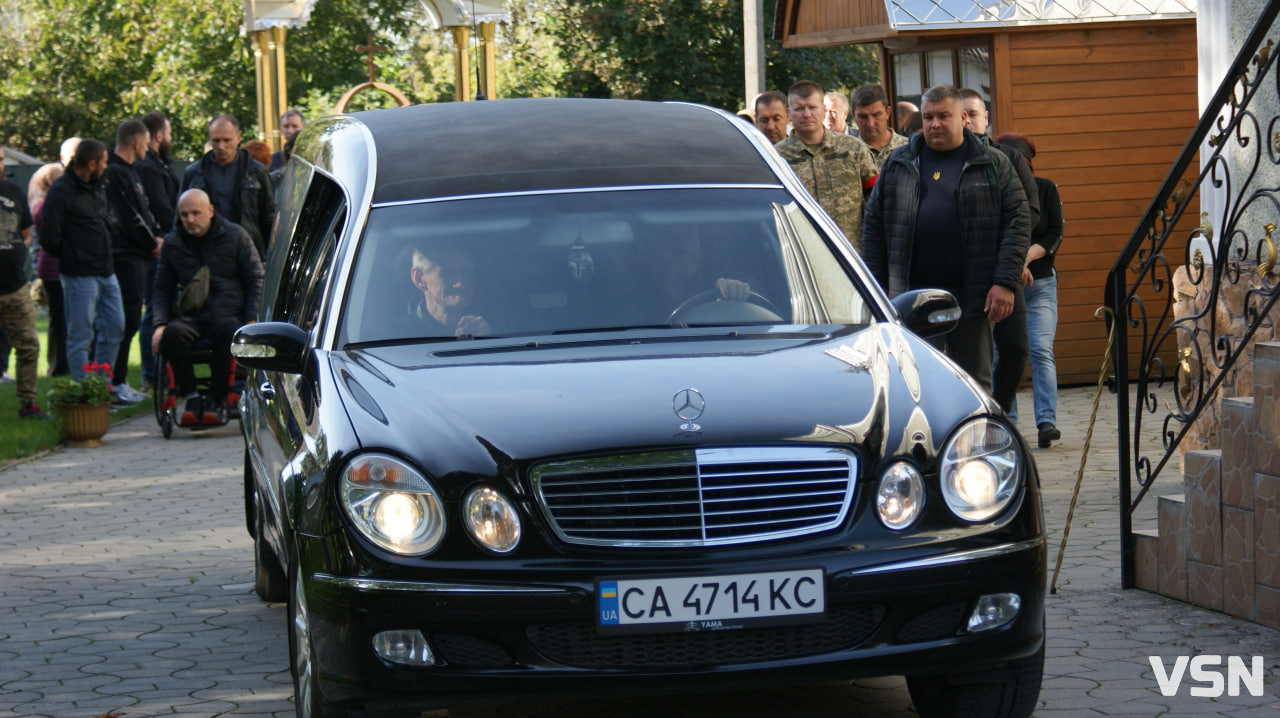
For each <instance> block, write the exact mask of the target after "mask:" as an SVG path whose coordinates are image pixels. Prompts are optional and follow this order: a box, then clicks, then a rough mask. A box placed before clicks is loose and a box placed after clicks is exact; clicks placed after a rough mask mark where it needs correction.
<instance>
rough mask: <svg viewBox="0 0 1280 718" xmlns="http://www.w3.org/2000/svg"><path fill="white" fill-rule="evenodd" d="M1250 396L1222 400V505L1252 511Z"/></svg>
mask: <svg viewBox="0 0 1280 718" xmlns="http://www.w3.org/2000/svg"><path fill="white" fill-rule="evenodd" d="M1253 416H1254V413H1253V397H1251V396H1240V397H1234V398H1231V399H1223V400H1222V411H1221V426H1220V428H1219V430H1218V437H1219V440H1220V441H1221V444H1220V445H1221V446H1222V505H1223V506H1224V507H1226V506H1232V507H1235V508H1238V509H1246V510H1248V511H1253V443H1254V435H1253Z"/></svg>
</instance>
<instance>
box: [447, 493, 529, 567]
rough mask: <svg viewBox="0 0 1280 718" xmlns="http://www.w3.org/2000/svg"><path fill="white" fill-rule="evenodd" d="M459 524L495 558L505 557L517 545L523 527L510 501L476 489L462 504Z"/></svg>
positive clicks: (501, 494) (503, 496)
mask: <svg viewBox="0 0 1280 718" xmlns="http://www.w3.org/2000/svg"><path fill="white" fill-rule="evenodd" d="M462 523H463V525H465V526H466V528H467V533H468V534H469V535H470V536H471V539H472V540H473V541H475V542H476V544H477V545H479V546H480V547H481V548H483V549H485V550H486V551H490V552H492V553H495V554H499V555H502V554H508V553H511V552H512V551H514V550H515V548H516V546H519V545H520V538H521V536H522V535H523V527H522V525H521V522H520V512H519V511H518V510H517V509H516V505H515V503H514V502H513V501H511V500H510V499H508V498H507V497H506V495H505V494H503V493H502V492H501V491H498V490H497V489H495V488H493V487H492V486H483V485H482V486H477V487H475V488H473V489H471V490H470V491H468V492H467V495H466V497H465V498H464V499H463V500H462Z"/></svg>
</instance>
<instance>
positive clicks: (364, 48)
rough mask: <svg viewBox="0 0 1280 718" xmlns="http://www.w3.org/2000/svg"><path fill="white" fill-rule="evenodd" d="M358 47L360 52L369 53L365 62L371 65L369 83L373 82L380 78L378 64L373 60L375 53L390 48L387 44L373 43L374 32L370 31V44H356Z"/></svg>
mask: <svg viewBox="0 0 1280 718" xmlns="http://www.w3.org/2000/svg"><path fill="white" fill-rule="evenodd" d="M356 49H357V50H359V51H360V52H367V53H369V57H368V58H366V59H365V61H364V62H365V64H366V65H368V66H369V84H373V83H374V81H376V80H377V79H378V65H377V64H376V63H375V62H374V61H373V53H375V52H378V51H380V50H389V49H390V48H388V47H387V46H386V45H375V44H373V33H369V44H368V45H356Z"/></svg>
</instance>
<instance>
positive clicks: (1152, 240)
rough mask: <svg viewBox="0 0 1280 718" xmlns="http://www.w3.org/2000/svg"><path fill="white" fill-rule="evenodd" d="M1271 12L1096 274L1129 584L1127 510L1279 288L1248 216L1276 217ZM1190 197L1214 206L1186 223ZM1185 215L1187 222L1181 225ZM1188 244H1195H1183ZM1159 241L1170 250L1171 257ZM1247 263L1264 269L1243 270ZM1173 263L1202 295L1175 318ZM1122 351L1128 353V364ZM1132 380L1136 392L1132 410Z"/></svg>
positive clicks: (1279, 133)
mask: <svg viewBox="0 0 1280 718" xmlns="http://www.w3.org/2000/svg"><path fill="white" fill-rule="evenodd" d="M1278 12H1280V0H1271V2H1269V3H1268V5H1267V7H1266V9H1265V10H1264V11H1263V12H1262V14H1261V16H1260V17H1259V19H1258V22H1257V24H1256V25H1254V27H1253V30H1252V32H1251V33H1250V35H1249V37H1248V39H1247V40H1246V41H1245V43H1244V45H1243V46H1242V47H1241V50H1240V54H1239V55H1238V56H1237V57H1236V59H1235V62H1234V63H1233V64H1232V65H1231V68H1230V70H1228V72H1227V74H1226V76H1225V79H1224V80H1223V82H1222V84H1221V86H1219V88H1218V91H1217V93H1216V94H1215V95H1214V97H1213V100H1212V101H1211V103H1210V104H1209V105H1208V106H1207V107H1206V108H1205V112H1204V114H1203V115H1202V116H1201V118H1200V121H1199V123H1198V124H1197V125H1196V127H1195V130H1194V131H1193V132H1192V133H1191V137H1190V139H1189V140H1187V143H1186V145H1185V146H1184V147H1183V149H1182V153H1181V154H1180V155H1179V156H1178V159H1177V161H1176V162H1175V163H1174V165H1173V166H1172V168H1171V169H1170V170H1169V173H1168V175H1167V176H1166V178H1165V181H1164V184H1163V185H1162V186H1161V187H1160V190H1159V192H1158V193H1157V194H1156V196H1155V198H1154V199H1153V200H1152V202H1151V205H1150V207H1149V208H1148V209H1147V212H1146V214H1145V215H1144V216H1143V218H1142V221H1141V223H1140V224H1139V225H1138V227H1137V229H1136V230H1135V231H1134V233H1133V236H1132V237H1131V238H1130V239H1129V242H1128V244H1127V245H1126V246H1125V248H1124V250H1123V251H1122V252H1121V254H1120V256H1119V258H1118V259H1117V260H1116V263H1115V265H1114V266H1113V267H1112V269H1111V272H1110V273H1109V274H1108V275H1107V285H1106V306H1107V308H1108V309H1109V310H1110V312H1111V314H1110V315H1109V317H1108V325H1109V329H1113V330H1114V334H1113V335H1112V336H1113V338H1112V343H1111V356H1112V361H1113V368H1114V371H1115V375H1114V385H1113V388H1114V389H1115V391H1116V411H1117V415H1118V416H1117V419H1118V430H1119V437H1118V439H1119V444H1120V452H1119V466H1120V476H1119V480H1120V487H1119V488H1120V509H1121V515H1120V531H1121V543H1122V547H1123V554H1122V556H1121V569H1122V575H1123V578H1122V585H1123V586H1124V587H1125V588H1131V587H1133V585H1134V580H1135V563H1134V537H1133V515H1134V512H1135V511H1136V509H1137V508H1138V506H1139V504H1140V503H1141V502H1142V500H1143V498H1145V497H1146V495H1147V493H1148V491H1149V490H1150V489H1151V487H1152V485H1153V484H1154V483H1155V481H1156V478H1157V477H1158V476H1159V475H1160V472H1161V471H1162V470H1163V469H1164V468H1165V467H1166V465H1167V464H1168V463H1169V461H1170V460H1171V459H1174V458H1176V457H1177V452H1178V444H1179V443H1180V442H1181V441H1182V440H1183V438H1184V437H1185V436H1186V435H1187V432H1188V431H1189V430H1190V429H1191V428H1192V426H1193V424H1194V422H1195V421H1196V419H1197V418H1198V417H1200V416H1201V414H1203V413H1204V412H1205V410H1206V408H1207V407H1209V406H1210V404H1211V403H1212V402H1213V401H1214V400H1215V396H1216V394H1217V393H1218V389H1219V387H1220V386H1221V384H1222V383H1223V381H1224V378H1225V377H1227V376H1228V373H1229V370H1230V369H1231V368H1232V367H1233V366H1234V365H1235V364H1236V362H1237V361H1240V360H1241V359H1243V360H1244V361H1248V359H1249V357H1248V356H1247V355H1244V352H1245V350H1246V349H1247V348H1248V343H1249V340H1250V339H1251V338H1252V337H1253V336H1254V334H1255V333H1256V332H1257V330H1258V329H1259V327H1261V326H1269V324H1268V322H1269V319H1268V316H1269V313H1270V311H1271V309H1272V307H1273V306H1274V305H1275V303H1276V300H1277V298H1278V297H1280V291H1277V289H1278V287H1280V284H1277V283H1276V282H1275V280H1274V278H1273V277H1272V276H1270V275H1269V273H1268V272H1267V271H1266V270H1269V269H1270V267H1268V266H1267V264H1268V263H1270V264H1271V265H1274V264H1275V253H1276V247H1275V243H1274V241H1273V240H1272V238H1271V235H1272V231H1273V230H1274V229H1275V226H1276V225H1275V223H1274V222H1271V223H1267V224H1265V226H1264V224H1263V223H1262V222H1256V221H1254V220H1255V219H1256V218H1257V216H1258V215H1259V214H1266V213H1270V214H1271V215H1272V216H1276V217H1280V186H1264V182H1265V181H1269V179H1270V178H1274V177H1276V176H1277V173H1278V172H1280V116H1273V115H1275V114H1276V113H1275V106H1274V105H1273V104H1270V103H1274V102H1275V96H1274V95H1273V96H1271V98H1270V99H1269V100H1268V101H1265V102H1262V101H1260V102H1258V104H1257V105H1255V100H1258V98H1259V95H1260V92H1262V94H1263V96H1266V93H1265V92H1263V91H1264V90H1267V89H1268V88H1274V91H1275V92H1277V93H1280V73H1278V72H1277V68H1276V56H1277V55H1280V51H1275V50H1276V48H1275V45H1274V41H1273V40H1269V39H1267V36H1268V34H1269V33H1270V32H1271V30H1272V25H1273V24H1274V22H1275V19H1276V15H1277V13H1278ZM1223 41H1226V39H1225V38H1223ZM1264 42H1265V44H1264ZM1262 105H1266V107H1265V108H1264V107H1263V106H1262ZM1152 109H1153V110H1154V109H1155V108H1152ZM1264 113H1265V115H1266V116H1260V114H1264ZM1206 139H1207V140H1208V143H1207V145H1206V144H1205V141H1206ZM1204 148H1208V149H1209V156H1208V157H1205V158H1204V161H1202V162H1201V163H1200V167H1201V170H1200V172H1199V174H1198V176H1196V177H1195V178H1194V179H1191V178H1190V177H1186V173H1187V172H1188V170H1189V169H1191V168H1192V164H1193V163H1194V162H1195V160H1196V156H1197V154H1198V153H1200V152H1201V150H1202V149H1204ZM1260 175H1262V176H1260ZM1202 190H1203V193H1202ZM1211 197H1212V199H1210V198H1211ZM1201 199H1209V200H1210V203H1211V204H1212V203H1215V202H1216V203H1217V204H1220V205H1221V207H1220V208H1217V207H1216V205H1215V209H1214V213H1213V214H1214V216H1210V212H1207V211H1206V212H1202V213H1201V216H1200V218H1199V220H1198V221H1194V222H1192V219H1193V218H1194V215H1191V216H1189V217H1188V218H1187V221H1186V222H1184V221H1183V219H1184V214H1186V213H1187V212H1188V211H1189V210H1190V211H1192V212H1194V209H1193V208H1194V207H1195V206H1196V205H1197V204H1199V203H1200V200H1201ZM1263 210H1265V212H1263ZM1246 219H1248V220H1249V221H1248V222H1246V221H1245V220H1246ZM1190 224H1194V225H1196V226H1195V227H1194V228H1190V229H1188V225H1190ZM1255 224H1256V225H1258V226H1257V227H1255V226H1254V225H1255ZM1259 234H1261V235H1263V236H1261V237H1259ZM1184 239H1185V240H1186V241H1187V244H1186V247H1185V248H1184V247H1183V246H1182V241H1183V240H1184ZM1196 245H1201V246H1200V247H1199V248H1197V249H1194V250H1193V249H1192V248H1193V247H1195V246H1196ZM1204 247H1207V251H1208V256H1207V257H1206V256H1204V249H1203V248H1204ZM1166 251H1169V252H1171V253H1174V252H1176V253H1178V254H1180V256H1177V257H1171V256H1169V255H1167V254H1166ZM1175 260H1176V261H1175ZM1255 262H1256V263H1257V265H1260V267H1259V268H1260V269H1261V270H1263V271H1261V272H1257V271H1255V270H1254V269H1253V267H1254V263H1255ZM1178 266H1185V267H1186V270H1185V272H1186V275H1187V279H1188V280H1189V282H1190V283H1191V284H1192V285H1193V286H1195V287H1196V288H1197V295H1199V296H1200V297H1203V298H1204V299H1206V300H1207V301H1198V302H1197V303H1196V304H1195V311H1194V312H1193V313H1191V314H1189V315H1186V316H1174V303H1175V297H1174V281H1173V279H1174V273H1175V270H1176V268H1177V267H1178ZM1249 274H1254V276H1255V277H1259V278H1258V279H1257V280H1252V279H1250V280H1249V282H1250V284H1246V285H1243V286H1244V287H1249V288H1248V289H1243V296H1244V307H1243V319H1244V324H1245V328H1244V329H1243V331H1241V330H1240V328H1239V327H1238V326H1237V327H1236V328H1235V329H1234V330H1231V331H1228V329H1229V327H1223V326H1220V325H1219V318H1218V316H1217V314H1216V312H1215V308H1216V306H1217V304H1218V298H1219V296H1220V294H1221V293H1222V291H1223V288H1224V287H1225V286H1228V285H1240V284H1241V282H1243V281H1245V280H1246V279H1248V275H1249ZM1255 283H1256V286H1252V285H1253V284H1255ZM1140 292H1141V294H1142V295H1145V298H1144V296H1140ZM1131 339H1134V340H1137V342H1136V343H1137V346H1136V347H1133V348H1131ZM1206 349H1207V350H1206ZM1131 353H1132V354H1133V355H1134V356H1136V358H1137V361H1138V365H1137V366H1136V367H1134V368H1133V369H1132V370H1131V369H1130V365H1129V363H1130V358H1131ZM1171 355H1176V356H1177V357H1178V361H1176V362H1175V365H1174V366H1173V367H1168V366H1166V364H1165V360H1164V358H1163V357H1167V356H1171ZM1170 370H1172V376H1173V377H1174V378H1175V379H1176V381H1177V385H1176V387H1177V390H1176V391H1175V392H1173V394H1174V396H1175V397H1176V399H1175V400H1174V401H1173V402H1168V401H1167V400H1163V399H1157V391H1156V390H1157V389H1159V388H1160V387H1162V386H1163V385H1164V383H1165V381H1166V379H1168V378H1169V377H1170V376H1171V372H1170ZM1131 376H1132V377H1133V378H1132V379H1130V377H1131ZM1131 390H1132V391H1133V394H1134V396H1135V397H1136V406H1133V407H1132V410H1131V408H1130V392H1131ZM1165 394H1167V392H1165ZM1131 411H1132V413H1131ZM1162 412H1163V413H1164V416H1163V418H1162V419H1161V417H1159V416H1158V415H1159V414H1160V413H1162ZM1144 419H1150V420H1151V421H1156V420H1161V421H1162V424H1161V425H1160V446H1151V447H1148V446H1146V445H1144V443H1143V431H1142V427H1143V420H1144ZM1175 468H1176V466H1175Z"/></svg>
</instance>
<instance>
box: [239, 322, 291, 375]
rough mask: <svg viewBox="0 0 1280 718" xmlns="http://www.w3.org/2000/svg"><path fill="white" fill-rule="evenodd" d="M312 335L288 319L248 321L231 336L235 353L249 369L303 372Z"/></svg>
mask: <svg viewBox="0 0 1280 718" xmlns="http://www.w3.org/2000/svg"><path fill="white" fill-rule="evenodd" d="M308 338H309V335H308V334H307V332H306V331H304V330H302V329H299V328H298V327H296V326H294V325H292V324H289V323H286V322H262V323H261V324H246V325H244V326H243V327H240V328H239V329H237V330H236V334H235V336H234V337H232V338H231V356H232V358H234V359H235V360H236V363H237V364H239V365H241V366H243V367H245V368H246V369H257V370H259V371H277V372H281V373H284V374H301V373H302V367H303V363H304V358H305V357H306V354H307V340H308Z"/></svg>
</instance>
